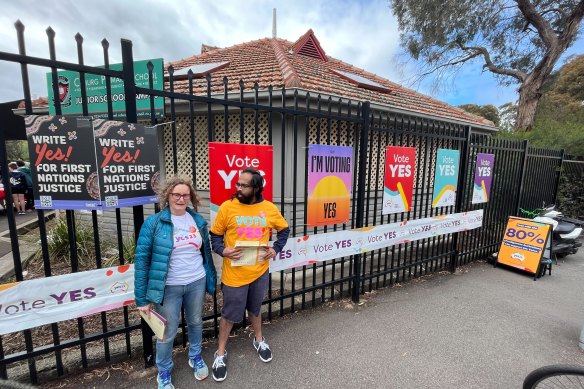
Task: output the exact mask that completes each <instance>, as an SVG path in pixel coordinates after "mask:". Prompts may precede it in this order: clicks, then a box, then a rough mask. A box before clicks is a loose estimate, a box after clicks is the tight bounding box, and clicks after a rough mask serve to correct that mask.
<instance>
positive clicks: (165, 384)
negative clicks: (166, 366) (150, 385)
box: [156, 370, 174, 389]
mask: <svg viewBox="0 0 584 389" xmlns="http://www.w3.org/2000/svg"><path fill="white" fill-rule="evenodd" d="M156 382H158V389H174V385H173V384H172V382H171V381H170V370H163V371H159V372H158V375H157V376H156Z"/></svg>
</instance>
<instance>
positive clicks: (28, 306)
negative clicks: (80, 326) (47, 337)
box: [0, 265, 134, 335]
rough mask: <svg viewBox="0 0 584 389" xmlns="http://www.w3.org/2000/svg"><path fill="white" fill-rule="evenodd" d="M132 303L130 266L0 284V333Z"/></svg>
mask: <svg viewBox="0 0 584 389" xmlns="http://www.w3.org/2000/svg"><path fill="white" fill-rule="evenodd" d="M132 303H134V265H122V266H116V267H109V268H105V269H97V270H90V271H84V272H79V273H71V274H66V275H62V276H53V277H46V278H37V279H34V280H29V281H22V282H15V283H11V284H4V285H0V335H4V334H7V333H10V332H16V331H21V330H25V329H28V328H33V327H37V326H40V325H43V324H49V323H55V322H59V321H63V320H69V319H75V318H77V317H83V316H88V315H92V314H95V313H98V312H102V311H109V310H111V309H114V308H119V307H123V306H124V305H129V304H132Z"/></svg>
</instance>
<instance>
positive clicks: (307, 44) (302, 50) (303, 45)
mask: <svg viewBox="0 0 584 389" xmlns="http://www.w3.org/2000/svg"><path fill="white" fill-rule="evenodd" d="M292 50H294V52H295V53H297V54H300V55H304V56H306V57H311V58H316V59H320V60H321V61H325V62H326V61H328V58H327V56H326V54H325V52H324V50H323V49H322V47H320V43H319V42H318V39H316V36H314V32H313V31H312V29H310V30H308V32H307V33H306V34H304V35H303V36H301V37H300V39H298V40H297V41H296V43H294V46H293V47H292Z"/></svg>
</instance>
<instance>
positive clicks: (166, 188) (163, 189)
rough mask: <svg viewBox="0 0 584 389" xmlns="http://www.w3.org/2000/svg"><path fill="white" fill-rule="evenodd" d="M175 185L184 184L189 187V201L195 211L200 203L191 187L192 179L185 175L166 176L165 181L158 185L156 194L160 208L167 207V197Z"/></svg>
mask: <svg viewBox="0 0 584 389" xmlns="http://www.w3.org/2000/svg"><path fill="white" fill-rule="evenodd" d="M177 185H186V186H188V187H189V190H190V192H191V199H190V201H191V204H192V205H193V209H194V210H195V211H196V210H197V209H198V207H199V204H200V200H199V196H197V192H196V191H195V188H194V187H193V180H191V179H190V178H189V177H187V176H171V177H167V178H166V179H165V181H164V182H163V183H161V184H160V185H159V187H158V190H157V194H158V196H159V198H160V208H166V207H168V198H169V197H170V193H171V192H172V190H173V189H174V188H175V187H176V186H177Z"/></svg>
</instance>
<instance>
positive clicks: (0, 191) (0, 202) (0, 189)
mask: <svg viewBox="0 0 584 389" xmlns="http://www.w3.org/2000/svg"><path fill="white" fill-rule="evenodd" d="M5 198H6V192H4V184H3V183H2V177H0V206H2V212H3V213H6V203H5V202H4V199H5Z"/></svg>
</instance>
